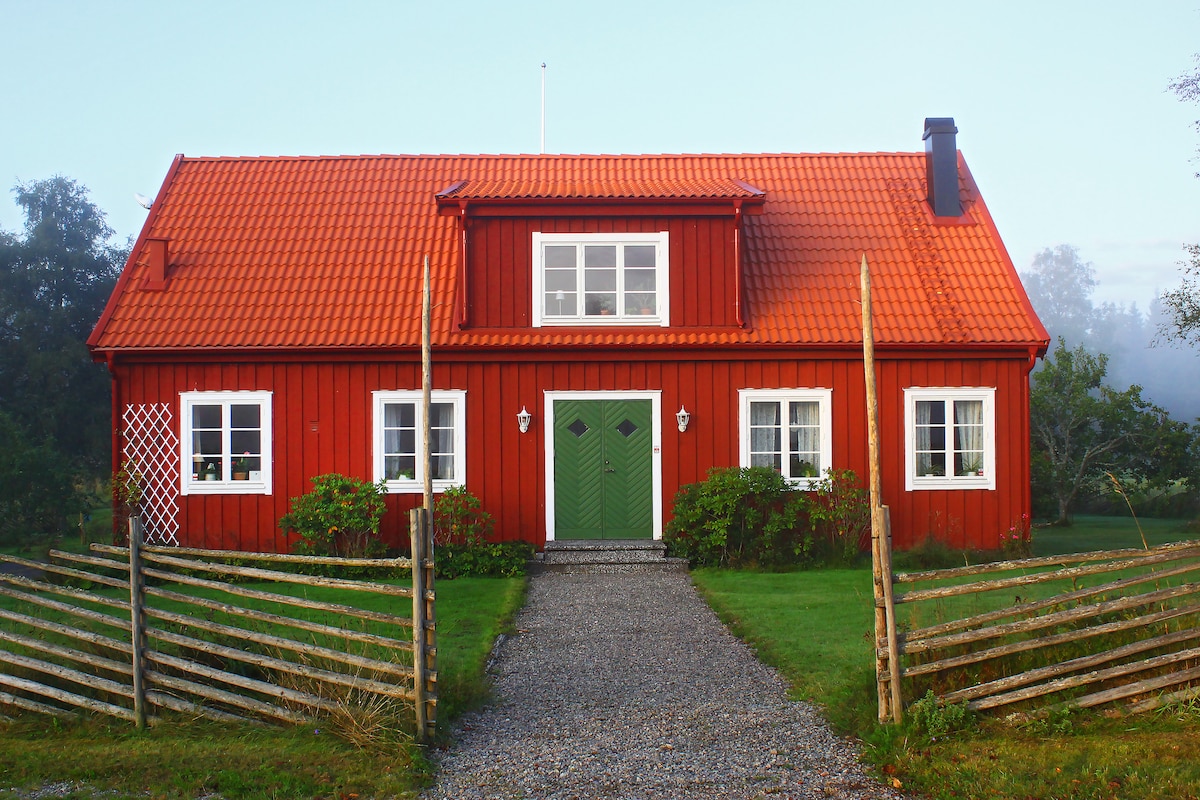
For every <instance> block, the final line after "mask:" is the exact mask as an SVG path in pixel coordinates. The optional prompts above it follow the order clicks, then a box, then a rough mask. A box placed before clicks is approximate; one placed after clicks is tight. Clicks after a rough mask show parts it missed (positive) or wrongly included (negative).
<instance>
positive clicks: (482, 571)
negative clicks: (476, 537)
mask: <svg viewBox="0 0 1200 800" xmlns="http://www.w3.org/2000/svg"><path fill="white" fill-rule="evenodd" d="M531 558H533V545H531V544H530V543H529V542H478V543H476V544H469V545H468V544H448V545H443V546H442V547H438V548H436V549H435V550H434V558H433V561H434V565H435V568H436V570H437V576H438V577H439V578H447V579H450V578H468V577H475V578H478V577H493V578H512V577H515V576H517V575H524V574H525V567H526V564H527V563H528V561H529V559H531Z"/></svg>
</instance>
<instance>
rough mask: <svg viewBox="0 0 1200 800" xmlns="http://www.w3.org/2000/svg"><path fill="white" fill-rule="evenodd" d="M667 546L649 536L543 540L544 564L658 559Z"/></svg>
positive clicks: (635, 561)
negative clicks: (647, 537) (561, 540)
mask: <svg viewBox="0 0 1200 800" xmlns="http://www.w3.org/2000/svg"><path fill="white" fill-rule="evenodd" d="M666 552H667V546H666V545H665V544H663V543H662V542H658V541H654V540H652V539H614V540H583V541H580V540H569V541H563V542H546V547H545V550H544V551H543V554H542V555H543V560H544V561H545V562H546V563H547V564H606V563H617V564H629V563H642V562H646V561H661V560H662V559H663V557H664V556H665V555H666Z"/></svg>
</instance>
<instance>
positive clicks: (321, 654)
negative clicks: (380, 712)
mask: <svg viewBox="0 0 1200 800" xmlns="http://www.w3.org/2000/svg"><path fill="white" fill-rule="evenodd" d="M146 616H147V617H150V618H152V619H157V620H160V621H162V622H173V623H175V624H176V625H183V626H186V627H189V628H195V629H198V630H202V631H207V632H209V633H215V634H219V635H222V636H229V637H231V638H233V639H236V640H239V641H242V642H253V643H254V644H256V645H259V646H265V647H268V648H275V649H277V650H289V651H291V652H293V653H302V654H304V655H306V656H315V657H317V658H323V659H326V660H328V661H333V662H337V663H339V664H345V665H347V666H351V667H354V668H356V669H359V670H369V671H371V672H381V673H384V674H387V675H395V676H397V677H400V678H405V679H408V680H411V679H412V675H413V670H412V668H411V667H407V666H404V665H403V664H396V663H393V662H390V661H380V660H378V659H375V658H368V657H367V656H360V655H355V654H354V653H347V652H344V651H342V650H334V649H333V648H330V647H322V646H321V645H316V644H309V643H308V642H299V641H296V640H295V639H288V638H287V637H285V636H275V635H274V634H269V633H258V632H256V631H248V630H245V629H244V628H238V627H235V626H233V625H223V624H221V623H219V622H210V621H209V620H206V619H200V618H199V617H193V616H190V615H188V614H177V613H175V612H174V611H163V610H162V609H158V608H147V609H146Z"/></svg>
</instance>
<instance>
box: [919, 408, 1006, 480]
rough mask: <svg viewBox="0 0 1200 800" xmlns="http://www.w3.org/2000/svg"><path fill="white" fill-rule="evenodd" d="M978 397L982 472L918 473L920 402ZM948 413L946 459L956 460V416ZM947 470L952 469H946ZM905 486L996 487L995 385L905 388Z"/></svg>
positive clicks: (951, 461) (950, 462)
mask: <svg viewBox="0 0 1200 800" xmlns="http://www.w3.org/2000/svg"><path fill="white" fill-rule="evenodd" d="M938 400H940V401H943V402H945V403H947V404H952V403H953V401H955V400H977V401H981V402H982V403H983V474H982V475H979V474H978V473H977V474H975V475H953V474H950V475H917V452H916V439H917V432H916V420H917V403H918V402H922V401H938ZM947 412H948V413H947V414H946V422H945V425H946V437H945V441H946V444H945V450H944V452H945V454H946V463H947V464H953V463H954V416H953V413H952V409H950V408H948V409H947ZM946 471H947V472H953V470H950V469H947V470H946ZM904 488H905V490H907V491H910V492H912V491H922V490H938V489H941V490H945V489H985V490H995V488H996V389H995V387H988V386H978V387H975V386H966V387H964V386H954V387H913V386H910V387H908V388H906V389H905V390H904Z"/></svg>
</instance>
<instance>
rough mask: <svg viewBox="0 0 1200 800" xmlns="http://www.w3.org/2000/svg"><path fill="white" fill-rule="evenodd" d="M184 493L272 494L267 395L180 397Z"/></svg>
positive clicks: (198, 393) (182, 482)
mask: <svg viewBox="0 0 1200 800" xmlns="http://www.w3.org/2000/svg"><path fill="white" fill-rule="evenodd" d="M179 400H180V402H179V405H180V409H179V418H180V419H181V420H182V430H181V431H180V433H181V434H182V435H181V436H180V437H179V441H180V473H181V475H180V480H181V487H182V488H181V491H182V493H183V494H270V493H271V393H270V392H183V393H182V394H180V395H179Z"/></svg>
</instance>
